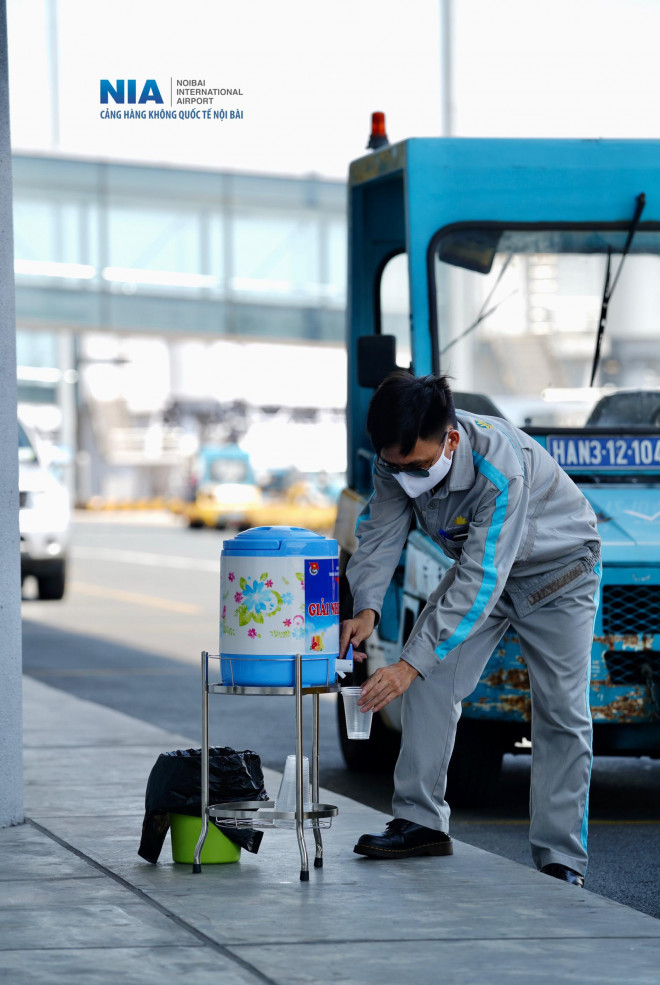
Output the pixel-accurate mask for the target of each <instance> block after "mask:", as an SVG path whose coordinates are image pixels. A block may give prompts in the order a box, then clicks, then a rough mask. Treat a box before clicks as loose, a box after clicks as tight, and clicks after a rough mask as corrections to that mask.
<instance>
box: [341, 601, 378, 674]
mask: <svg viewBox="0 0 660 985" xmlns="http://www.w3.org/2000/svg"><path fill="white" fill-rule="evenodd" d="M375 625H376V613H375V612H374V610H373V609H363V610H362V612H358V614H357V615H356V616H353V618H352V619H344V621H343V623H342V624H341V629H340V635H339V657H340V659H341V660H343V659H344V657H345V656H346V651H347V650H348V647H349V644H350V643H352V644H353V659H354V660H357V662H358V663H362V661H363V660H366V658H367V655H366V653H356V651H355V648H356V647H357V646H358V645H359V644H360V643H362V642H363V641H364V640H366V639H369V637H370V636H371V634H372V633H373V631H374V626H375Z"/></svg>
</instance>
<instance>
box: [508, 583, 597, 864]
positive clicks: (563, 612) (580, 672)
mask: <svg viewBox="0 0 660 985" xmlns="http://www.w3.org/2000/svg"><path fill="white" fill-rule="evenodd" d="M598 583H599V578H598V575H597V574H595V573H594V574H591V575H589V576H588V577H586V578H585V579H584V581H583V582H582V584H581V585H579V586H577V587H576V589H575V590H574V591H573V592H571V593H570V594H567V595H564V596H561V597H559V598H557V599H554V600H553V601H552V602H548V603H547V604H546V605H544V606H542V607H541V608H539V609H536V610H535V611H534V612H532V613H530V615H529V616H526V617H525V618H524V619H522V620H515V621H514V629H515V630H516V631H517V633H518V637H519V639H520V645H521V649H522V652H523V655H524V657H525V661H526V663H527V668H528V670H529V679H530V687H531V695H532V781H531V790H530V845H531V851H532V858H533V859H534V862H535V864H536V866H537V867H538V868H542V867H543V866H544V865H548V864H549V863H551V862H559V863H560V864H561V865H566V866H568V867H569V868H571V869H574V870H575V871H576V872H579V873H581V874H584V872H585V871H586V868H587V823H588V804H589V781H590V776H591V758H592V756H591V735H592V730H591V712H590V709H589V683H590V669H591V644H592V640H593V623H594V616H595V613H596V605H597V592H598Z"/></svg>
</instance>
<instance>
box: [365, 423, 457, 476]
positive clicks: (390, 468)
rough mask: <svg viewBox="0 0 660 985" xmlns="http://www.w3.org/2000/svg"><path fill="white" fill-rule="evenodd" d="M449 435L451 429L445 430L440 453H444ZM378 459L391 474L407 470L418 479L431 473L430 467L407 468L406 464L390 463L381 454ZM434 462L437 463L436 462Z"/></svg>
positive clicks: (406, 472)
mask: <svg viewBox="0 0 660 985" xmlns="http://www.w3.org/2000/svg"><path fill="white" fill-rule="evenodd" d="M448 437H449V431H445V437H444V440H443V442H442V444H441V445H440V454H441V455H442V452H443V450H444V447H445V444H446V443H447V438H448ZM378 461H379V462H380V464H381V465H382V467H383V468H384V469H385V471H386V472H389V473H390V475H398V474H399V472H405V474H406V475H412V476H414V477H415V478H418V479H426V478H427V477H428V476H429V475H430V474H431V473H430V472H429V470H428V469H420V468H407V467H406V466H405V465H390V463H389V462H386V461H384V460H383V459H382V458H381V457H380V455H379V456H378ZM433 464H434V465H435V462H434V463H433Z"/></svg>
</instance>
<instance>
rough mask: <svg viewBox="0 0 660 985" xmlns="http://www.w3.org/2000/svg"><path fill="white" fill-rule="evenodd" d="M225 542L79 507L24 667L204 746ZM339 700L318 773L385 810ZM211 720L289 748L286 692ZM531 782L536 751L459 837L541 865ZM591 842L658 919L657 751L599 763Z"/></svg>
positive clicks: (330, 701) (327, 715)
mask: <svg viewBox="0 0 660 985" xmlns="http://www.w3.org/2000/svg"><path fill="white" fill-rule="evenodd" d="M221 547H222V536H221V535H220V534H219V533H218V532H215V531H210V530H200V531H192V530H188V529H187V528H185V527H182V526H180V525H178V523H177V521H176V520H174V519H173V518H167V517H161V516H151V515H149V514H137V515H126V514H102V515H93V514H79V515H78V516H77V518H76V523H75V527H74V540H73V548H72V557H71V561H70V566H69V584H68V590H67V596H66V598H65V599H64V600H63V601H62V602H39V601H36V600H35V599H34V597H33V594H34V591H35V586H34V585H32V584H30V583H29V582H26V584H25V586H24V603H23V619H24V632H23V661H24V669H25V672H26V673H27V674H29V675H31V676H33V677H36V678H38V679H39V680H42V681H44V682H45V683H48V684H50V685H51V686H53V687H55V688H60V689H62V690H64V691H67V692H69V693H71V694H76V695H78V696H79V697H81V698H85V699H87V700H90V701H96V702H98V703H100V704H104V705H108V706H109V707H112V708H115V709H118V710H120V711H124V712H126V713H127V714H128V715H132V716H133V717H135V718H140V719H143V720H144V721H148V722H152V723H153V724H155V725H158V726H160V727H162V728H165V729H169V730H171V731H174V732H179V733H182V734H184V735H187V736H190V738H191V739H192V740H194V741H195V743H196V744H199V743H200V738H201V722H200V714H201V712H200V702H201V689H200V671H199V668H200V651H201V650H208V651H209V652H211V653H213V652H217V650H218V612H219V606H218V603H219V590H220V589H219V586H220V577H219V571H220V563H219V557H220V550H221ZM335 701H336V699H335V697H334V696H327V697H326V696H324V697H322V699H321V752H320V762H321V782H322V784H323V785H324V786H326V787H328V788H330V789H331V790H335V791H336V792H339V793H343V794H346V795H347V796H350V797H352V798H354V799H355V800H358V801H360V802H362V803H364V804H367V805H369V806H372V807H375V808H378V809H379V810H382V811H384V812H385V813H388V812H389V810H390V799H391V793H392V782H391V777H389V776H372V775H366V774H357V773H350V772H349V771H347V770H346V769H345V767H344V763H343V759H342V756H341V751H340V748H339V742H338V739H337V733H336V726H335ZM305 711H306V714H307V718H309V717H310V709H305ZM210 721H211V726H210V733H211V742H212V744H215V745H230V746H233V747H234V748H236V749H254V750H255V751H256V752H258V753H259V755H260V756H261V759H262V762H263V763H264V765H266V766H270V767H273V768H274V769H280V770H281V769H282V768H283V765H284V761H285V759H286V756H287V754H288V753H290V752H292V751H293V748H294V707H293V701H292V699H290V698H277V697H268V698H259V697H257V698H252V697H237V698H234V697H224V696H218V697H215V698H211V701H210ZM145 781H146V778H145ZM528 788H529V760H528V758H527V757H526V756H506V757H505V761H504V769H503V773H502V780H501V784H500V789H499V796H498V800H497V803H496V804H495V805H494V806H493V807H491V808H489V809H488V810H483V811H479V812H476V811H455V812H454V814H453V817H452V834H453V835H455V836H456V837H457V838H459V839H461V840H463V841H466V842H469V843H470V844H473V845H477V846H479V847H481V848H485V849H487V850H489V851H492V852H496V853H498V854H500V855H504V856H506V857H508V858H511V859H514V860H515V861H517V862H521V863H522V864H524V865H531V860H530V858H529V849H528V842H527V799H528ZM269 793H270V794H271V796H274V795H275V794H276V793H277V791H269ZM589 840H590V865H589V873H588V877H587V886H588V888H589V889H591V890H592V891H594V892H597V893H601V894H602V895H604V896H608V897H610V898H611V899H614V900H617V901H619V902H622V903H626V904H627V905H629V906H633V907H635V908H637V909H639V910H642V911H644V912H645V913H649V914H651V915H653V916H655V917H660V760H651V759H648V758H641V759H636V758H633V759H628V758H613V757H597V758H596V759H595V760H594V767H593V772H592V786H591V803H590V835H589Z"/></svg>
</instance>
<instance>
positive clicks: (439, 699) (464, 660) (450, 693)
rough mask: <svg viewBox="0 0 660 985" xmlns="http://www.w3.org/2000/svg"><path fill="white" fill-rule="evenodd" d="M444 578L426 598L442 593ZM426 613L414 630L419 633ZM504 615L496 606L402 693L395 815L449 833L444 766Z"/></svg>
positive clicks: (504, 626)
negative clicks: (463, 709)
mask: <svg viewBox="0 0 660 985" xmlns="http://www.w3.org/2000/svg"><path fill="white" fill-rule="evenodd" d="M446 584H447V582H446V578H445V579H443V580H442V582H441V583H440V586H439V587H438V589H436V591H435V592H434V593H433V595H432V596H431V598H430V599H429V602H432V601H433V600H434V599H436V598H440V597H442V594H443V593H444V592H445V591H446ZM423 622H424V613H423V612H422V615H421V616H420V618H419V620H418V621H417V623H416V624H415V626H414V628H413V633H415V632H417V631H419V628H420V627H421V625H423ZM508 625H509V622H508V619H507V618H506V617H504V616H502V615H498V614H497V611H496V610H495V611H494V613H493V614H492V615H491V616H490V617H489V619H488V620H487V621H486V623H485V624H484V626H483V627H482V628H481V629H480V630H479V631H478V632H477V633H475V634H473V635H472V636H471V637H470V639H469V640H467V641H466V642H465V643H463V644H462V645H461V646H459V647H456V649H455V650H452V651H451V652H450V653H448V654H447V656H446V657H444V659H443V660H439V661H438V663H437V665H436V666H435V667H434V669H433V670H432V671H431V673H430V674H428V676H427V677H426V678H425V679H424V680H422V679H421V678H419V677H418V678H417V679H416V680H414V681H413V683H412V684H411V686H410V687H409V688H408V690H407V691H406V692H405V694H404V696H403V705H402V736H401V752H400V753H399V758H398V760H397V764H396V768H395V771H394V797H393V800H392V811H393V814H394V816H395V817H401V818H405V819H406V820H407V821H414V822H415V823H416V824H422V825H424V826H425V827H427V828H433V829H435V830H440V831H445V832H446V831H447V830H448V828H449V813H450V811H449V805H448V804H447V802H446V801H445V788H446V784H447V767H448V765H449V759H450V756H451V753H452V750H453V748H454V739H455V737H456V725H457V723H458V719H459V718H460V714H461V701H462V699H463V698H465V697H467V695H468V694H471V692H472V691H473V690H474V689H475V687H476V686H477V682H478V680H479V678H480V676H481V674H482V672H483V669H484V667H485V666H486V663H487V662H488V658H489V657H490V655H491V653H492V651H493V650H494V648H495V647H496V645H497V644H498V642H499V641H500V639H501V638H502V635H503V634H504V633H505V632H506V629H507V627H508Z"/></svg>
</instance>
